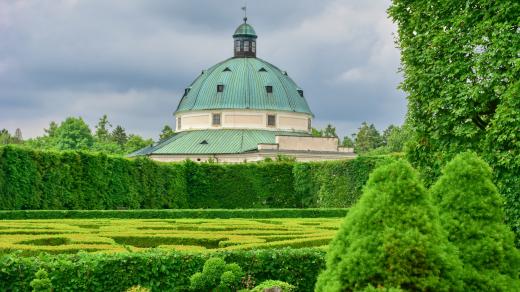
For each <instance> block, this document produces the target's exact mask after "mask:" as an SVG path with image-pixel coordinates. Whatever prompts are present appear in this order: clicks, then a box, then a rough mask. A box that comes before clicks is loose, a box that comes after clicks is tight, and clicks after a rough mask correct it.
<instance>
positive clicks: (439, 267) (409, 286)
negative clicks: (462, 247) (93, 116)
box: [316, 161, 462, 291]
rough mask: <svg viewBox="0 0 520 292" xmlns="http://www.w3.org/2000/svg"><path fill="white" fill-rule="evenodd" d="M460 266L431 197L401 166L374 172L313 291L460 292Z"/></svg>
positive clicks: (406, 167)
mask: <svg viewBox="0 0 520 292" xmlns="http://www.w3.org/2000/svg"><path fill="white" fill-rule="evenodd" d="M460 271H461V264H460V262H459V260H458V258H457V257H456V250H455V248H454V247H453V246H451V245H450V243H449V242H448V240H447V237H446V234H445V232H444V230H443V229H442V227H441V224H440V222H439V216H438V214H437V211H436V209H435V208H434V206H433V204H432V202H431V198H430V195H429V194H428V193H427V192H426V190H425V188H424V187H423V186H422V184H421V183H420V181H419V178H418V175H417V173H416V172H415V171H414V170H413V169H412V168H411V166H410V165H409V164H408V163H407V162H405V161H397V162H393V163H391V164H389V165H385V166H382V167H380V168H378V169H377V170H375V171H374V172H373V173H372V174H371V175H370V179H369V181H368V183H367V186H366V188H365V190H364V193H363V196H362V197H361V199H360V201H359V202H358V203H357V204H356V205H354V207H352V208H351V210H350V211H349V213H348V215H347V217H346V218H345V221H344V222H343V224H342V226H341V228H340V230H339V231H338V233H337V235H336V238H335V239H334V240H333V241H332V242H331V244H330V245H329V252H328V254H327V268H326V270H325V271H324V272H323V273H322V274H321V275H320V276H319V278H318V282H317V284H316V291H357V290H363V289H365V288H368V287H369V285H372V286H374V287H395V288H401V289H403V290H411V291H448V290H449V291H460V290H461V286H462V285H461V284H462V283H461V281H460V280H459V277H460V273H461V272H460Z"/></svg>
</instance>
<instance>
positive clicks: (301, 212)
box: [0, 208, 348, 220]
mask: <svg viewBox="0 0 520 292" xmlns="http://www.w3.org/2000/svg"><path fill="white" fill-rule="evenodd" d="M347 212H348V209H344V208H343V209H341V208H320V209H317V208H306V209H231V210H230V209H175V210H170V209H167V210H164V209H163V210H16V211H0V220H18V219H101V218H117V219H176V218H186V219H188V218H198V219H216V218H221V219H227V218H253V219H260V218H337V217H345V216H346V215H347Z"/></svg>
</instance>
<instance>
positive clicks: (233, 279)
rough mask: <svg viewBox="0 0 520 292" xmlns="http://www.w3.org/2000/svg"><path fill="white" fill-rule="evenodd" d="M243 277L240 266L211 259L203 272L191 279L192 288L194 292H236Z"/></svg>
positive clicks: (218, 259) (203, 268)
mask: <svg viewBox="0 0 520 292" xmlns="http://www.w3.org/2000/svg"><path fill="white" fill-rule="evenodd" d="M243 276H244V272H243V271H242V268H241V267H240V266H239V265H238V264H236V263H231V264H226V261H224V260H223V259H221V258H210V259H208V260H207V261H206V262H205V263H204V267H202V272H197V273H195V274H193V275H192V276H191V277H190V288H191V290H194V291H236V290H238V288H239V287H240V285H241V282H242V277H243Z"/></svg>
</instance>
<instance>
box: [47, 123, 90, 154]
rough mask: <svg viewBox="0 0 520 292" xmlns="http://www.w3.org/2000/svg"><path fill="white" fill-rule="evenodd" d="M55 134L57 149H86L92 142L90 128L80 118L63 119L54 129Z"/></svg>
mask: <svg viewBox="0 0 520 292" xmlns="http://www.w3.org/2000/svg"><path fill="white" fill-rule="evenodd" d="M55 136H56V137H55V144H56V148H57V149H59V150H88V149H89V148H90V147H92V144H93V143H94V138H93V137H92V133H91V132H90V128H89V127H88V125H87V124H86V123H85V122H84V121H83V119H82V118H73V117H69V118H67V119H65V121H63V122H62V123H61V124H60V126H59V127H58V128H57V129H56V134H55Z"/></svg>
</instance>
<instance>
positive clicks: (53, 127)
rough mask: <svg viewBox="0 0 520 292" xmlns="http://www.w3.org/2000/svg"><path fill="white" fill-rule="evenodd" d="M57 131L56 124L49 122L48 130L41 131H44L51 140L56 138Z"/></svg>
mask: <svg viewBox="0 0 520 292" xmlns="http://www.w3.org/2000/svg"><path fill="white" fill-rule="evenodd" d="M57 129H58V124H56V122H55V121H51V123H50V124H49V128H48V129H43V131H45V133H46V134H47V136H48V137H51V138H53V137H55V136H56V130H57Z"/></svg>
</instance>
